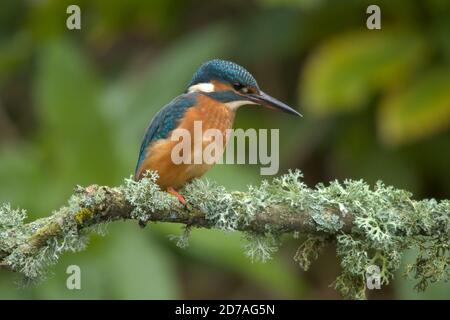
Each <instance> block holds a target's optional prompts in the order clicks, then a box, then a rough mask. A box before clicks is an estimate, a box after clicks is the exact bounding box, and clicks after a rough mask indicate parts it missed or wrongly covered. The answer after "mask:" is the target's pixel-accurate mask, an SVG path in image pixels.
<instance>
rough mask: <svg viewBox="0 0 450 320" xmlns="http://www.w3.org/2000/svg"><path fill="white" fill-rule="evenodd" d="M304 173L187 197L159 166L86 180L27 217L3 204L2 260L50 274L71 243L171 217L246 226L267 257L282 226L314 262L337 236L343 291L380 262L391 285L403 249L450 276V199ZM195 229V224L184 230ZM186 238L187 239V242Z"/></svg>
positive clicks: (421, 273) (355, 290)
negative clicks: (166, 185) (170, 186)
mask: <svg viewBox="0 0 450 320" xmlns="http://www.w3.org/2000/svg"><path fill="white" fill-rule="evenodd" d="M301 177H302V176H301V173H300V172H299V171H294V172H290V173H289V174H287V175H284V176H282V177H280V178H277V179H274V180H273V181H272V182H271V183H269V182H263V183H262V184H261V186H259V187H249V189H248V191H246V192H227V191H226V190H225V189H224V188H223V187H222V186H218V185H216V184H214V183H211V182H209V181H207V180H196V181H194V182H193V183H191V184H189V185H187V186H186V187H185V188H184V190H183V191H182V193H183V194H184V195H185V198H186V200H187V202H188V205H187V206H183V205H181V204H180V203H179V202H178V201H177V200H176V199H175V198H174V197H172V196H170V195H169V194H167V193H166V192H162V191H161V190H160V189H159V187H158V186H157V185H156V183H155V181H156V179H157V176H156V175H155V174H153V173H149V175H148V176H147V177H146V178H145V179H142V180H141V181H139V182H136V181H133V180H132V179H126V180H125V183H124V184H123V185H121V186H119V187H115V188H112V187H106V186H97V185H92V186H89V187H87V188H82V187H77V188H76V189H75V192H74V195H73V196H72V197H71V199H70V200H69V201H68V205H67V206H65V207H62V208H60V209H59V210H58V211H56V212H55V213H54V214H53V215H51V216H49V217H47V218H43V219H38V220H36V221H33V222H30V223H24V220H25V218H26V213H25V211H23V210H18V209H15V210H13V209H12V208H11V207H10V206H9V205H3V206H1V207H0V267H2V268H5V269H9V270H12V271H15V272H18V273H21V274H23V275H24V276H25V278H26V279H28V280H39V279H43V278H44V277H45V274H46V269H47V268H48V266H50V265H52V264H55V263H56V262H57V259H58V257H59V256H60V254H62V253H63V252H65V251H79V250H83V249H84V248H85V244H86V239H87V237H88V235H89V233H90V232H92V231H98V229H99V226H102V225H104V224H106V223H109V222H111V221H116V220H122V219H123V220H125V219H134V220H137V221H138V222H139V224H140V225H141V226H145V224H146V223H148V222H170V223H181V224H184V225H186V230H190V229H191V228H192V227H198V228H216V229H221V230H227V231H242V232H244V233H245V234H246V235H247V237H248V238H249V240H250V242H249V245H248V251H247V254H248V255H249V256H250V257H251V258H253V259H261V260H266V259H268V258H270V256H271V253H273V252H274V251H276V249H277V248H278V245H279V237H280V236H281V235H282V234H286V233H293V234H294V235H296V236H297V235H302V239H303V242H302V243H301V245H300V247H299V249H298V251H297V253H296V255H295V257H294V259H295V260H296V261H297V262H298V263H299V264H300V266H301V267H303V268H304V269H308V267H309V265H310V264H311V262H312V260H314V259H315V258H316V257H317V256H318V254H319V252H320V249H321V248H323V247H324V246H325V245H326V244H327V243H330V242H335V243H336V246H337V256H338V257H339V258H340V261H341V266H342V269H343V272H342V274H341V276H339V277H338V278H337V279H336V281H335V283H334V286H335V287H336V288H337V289H338V290H340V291H341V292H342V293H343V294H344V296H346V297H350V298H364V297H365V284H366V278H367V277H368V275H367V268H368V267H370V266H377V267H378V268H379V270H380V274H379V276H380V281H381V282H382V283H383V284H387V283H388V282H389V281H390V280H391V279H392V277H393V273H394V272H395V271H396V270H397V269H398V268H399V265H400V257H401V253H402V252H403V251H404V250H406V249H409V248H419V253H418V256H417V260H416V263H415V264H412V265H411V266H409V267H408V270H407V273H408V274H409V275H411V276H414V277H415V278H417V279H418V280H419V282H418V285H417V288H418V289H419V290H424V289H425V288H426V286H427V284H428V283H430V282H435V281H440V280H446V279H448V278H449V268H448V264H449V250H448V249H449V229H450V228H449V225H450V222H449V221H450V201H448V200H444V201H441V202H437V201H435V200H422V201H415V200H412V199H411V194H409V193H408V192H406V191H403V190H397V189H394V188H392V187H386V186H384V185H383V184H382V183H378V184H377V185H376V187H375V188H374V189H373V190H372V189H371V188H370V187H369V186H368V185H367V184H365V183H364V182H362V181H350V180H349V181H345V182H344V183H343V184H341V183H338V182H336V181H335V182H332V183H331V184H330V185H328V186H324V185H318V186H316V188H314V189H312V188H308V187H307V186H306V185H305V184H304V183H303V182H302V181H301ZM187 236H188V232H186V234H185V237H187ZM186 241H187V239H182V241H181V242H180V243H181V244H182V243H186Z"/></svg>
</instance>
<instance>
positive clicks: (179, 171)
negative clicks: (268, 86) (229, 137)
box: [137, 95, 234, 189]
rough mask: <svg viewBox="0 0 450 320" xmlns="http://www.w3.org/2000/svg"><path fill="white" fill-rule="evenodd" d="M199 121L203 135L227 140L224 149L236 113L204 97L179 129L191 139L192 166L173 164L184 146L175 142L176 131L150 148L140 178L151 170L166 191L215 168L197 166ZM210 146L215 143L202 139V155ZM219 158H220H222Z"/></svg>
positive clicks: (223, 143)
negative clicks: (212, 131)
mask: <svg viewBox="0 0 450 320" xmlns="http://www.w3.org/2000/svg"><path fill="white" fill-rule="evenodd" d="M196 121H199V122H197V128H198V124H199V123H201V127H202V132H201V133H204V132H205V131H206V130H208V129H216V130H219V131H220V133H221V135H222V137H223V140H222V146H223V148H224V147H225V144H226V139H225V137H226V131H227V129H230V128H232V126H233V121H234V111H232V110H230V109H229V108H228V107H227V106H226V105H225V104H223V103H220V102H217V101H215V100H213V99H211V98H209V97H208V96H205V95H200V96H199V97H198V99H197V103H196V105H195V106H193V107H191V108H189V109H188V110H187V111H186V113H185V114H184V116H183V118H182V119H180V121H179V123H178V126H177V129H178V128H179V129H186V130H187V132H189V134H190V136H191V139H190V144H191V146H190V151H191V152H190V155H189V156H190V162H189V163H188V164H186V163H181V164H176V163H174V161H173V160H172V150H173V148H174V147H175V146H176V145H177V144H179V143H180V141H179V140H177V141H172V135H173V133H174V131H172V132H171V133H170V134H169V136H168V137H167V138H166V139H160V140H157V141H155V142H153V143H151V144H150V145H149V147H147V150H146V157H145V159H144V161H143V162H142V164H141V167H140V168H139V170H138V174H137V176H138V177H141V176H142V175H143V174H144V173H145V172H146V171H147V170H154V171H157V172H158V174H159V180H158V184H159V185H160V187H161V188H162V189H166V188H168V187H173V188H179V187H181V186H183V185H184V184H185V183H186V182H188V181H190V180H192V179H194V178H197V177H200V176H202V175H203V174H204V173H205V172H206V171H208V170H209V169H210V168H211V167H212V164H207V163H204V162H202V163H194V156H195V151H196V150H195V148H194V141H195V139H196V138H198V137H194V135H195V134H198V131H195V132H194V129H195V126H194V124H195V122H196ZM209 143H211V141H205V140H203V139H202V143H201V152H203V150H204V148H205V147H206V146H207V145H208V144H209ZM197 151H198V150H197ZM216 156H218V157H220V156H221V154H220V155H216ZM188 158H189V157H188Z"/></svg>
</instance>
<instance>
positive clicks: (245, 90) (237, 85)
mask: <svg viewBox="0 0 450 320" xmlns="http://www.w3.org/2000/svg"><path fill="white" fill-rule="evenodd" d="M233 88H234V90H236V91H239V92H242V93H248V88H247V87H246V86H244V85H243V84H242V83H239V82H236V83H235V84H233Z"/></svg>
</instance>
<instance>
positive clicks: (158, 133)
mask: <svg viewBox="0 0 450 320" xmlns="http://www.w3.org/2000/svg"><path fill="white" fill-rule="evenodd" d="M197 96H198V94H197V93H189V94H183V95H181V96H178V97H177V98H175V99H174V100H172V101H171V102H170V103H169V104H167V105H165V106H164V107H163V108H162V109H161V110H159V111H158V113H157V114H156V115H155V116H154V117H153V119H152V120H151V121H150V124H149V126H148V127H147V130H146V132H145V134H144V138H143V139H142V144H141V150H140V152H139V158H138V162H137V165H136V169H135V173H136V172H137V171H138V170H139V167H140V166H141V163H142V161H144V159H145V156H146V149H147V147H148V146H149V145H150V144H151V143H152V142H153V141H156V140H159V139H165V138H167V137H168V136H169V133H170V132H171V131H172V130H173V129H175V127H176V126H177V123H178V121H179V120H180V119H181V118H182V117H183V115H184V113H185V112H186V110H187V109H189V108H190V107H192V106H193V105H194V104H195V102H196V100H197Z"/></svg>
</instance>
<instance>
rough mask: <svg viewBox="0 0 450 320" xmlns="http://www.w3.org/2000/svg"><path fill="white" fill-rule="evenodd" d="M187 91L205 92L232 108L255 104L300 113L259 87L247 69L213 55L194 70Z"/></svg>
mask: <svg viewBox="0 0 450 320" xmlns="http://www.w3.org/2000/svg"><path fill="white" fill-rule="evenodd" d="M187 91H188V92H202V93H204V94H207V95H208V96H210V97H211V98H213V99H215V100H218V101H220V102H222V103H224V104H226V105H227V106H228V107H229V108H231V109H236V108H238V107H240V106H242V105H245V104H258V105H262V106H265V107H268V108H271V109H277V110H281V111H284V112H287V113H291V114H295V115H297V116H301V114H300V113H298V112H297V111H295V110H294V109H292V108H291V107H289V106H288V105H286V104H284V103H283V102H281V101H278V100H277V99H275V98H273V97H271V96H269V95H268V94H266V93H264V92H263V91H261V90H260V89H259V86H258V83H257V82H256V80H255V78H254V77H253V76H252V75H251V74H250V72H248V71H247V70H245V69H244V68H243V67H241V66H239V65H237V64H235V63H233V62H230V61H225V60H219V59H215V60H211V61H208V62H205V63H204V64H202V65H201V66H200V68H199V69H198V70H197V71H196V72H195V73H194V76H193V77H192V80H191V82H190V83H189V85H188V89H187Z"/></svg>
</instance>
